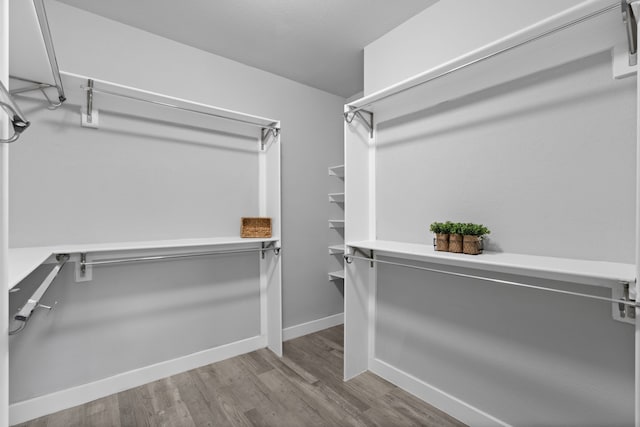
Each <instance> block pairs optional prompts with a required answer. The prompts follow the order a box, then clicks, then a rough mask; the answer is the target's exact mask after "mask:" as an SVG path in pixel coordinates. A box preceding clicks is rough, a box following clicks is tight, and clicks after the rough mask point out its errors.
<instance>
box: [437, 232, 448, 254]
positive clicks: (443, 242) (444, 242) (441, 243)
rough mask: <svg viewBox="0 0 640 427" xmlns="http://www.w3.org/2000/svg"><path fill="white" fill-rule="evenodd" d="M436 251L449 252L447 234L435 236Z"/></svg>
mask: <svg viewBox="0 0 640 427" xmlns="http://www.w3.org/2000/svg"><path fill="white" fill-rule="evenodd" d="M435 246H436V251H444V252H447V251H448V250H449V234H444V233H437V234H436V245H435Z"/></svg>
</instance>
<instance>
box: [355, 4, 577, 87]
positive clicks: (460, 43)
mask: <svg viewBox="0 0 640 427" xmlns="http://www.w3.org/2000/svg"><path fill="white" fill-rule="evenodd" d="M579 3H582V0H542V1H525V0H517V1H513V0H489V1H475V0H462V1H452V0H440V1H439V2H437V3H435V4H434V5H433V6H430V7H429V8H427V9H425V10H424V11H422V12H421V13H419V14H417V15H416V16H414V17H413V18H411V19H409V20H408V21H407V22H405V23H403V24H402V25H399V26H398V27H396V28H394V29H393V30H392V31H390V32H388V33H387V34H385V35H384V36H382V37H380V38H379V39H378V40H376V41H374V42H372V43H370V44H369V45H367V46H366V48H365V51H364V94H365V95H369V94H371V93H373V92H376V91H378V90H380V89H383V88H385V87H387V86H390V85H392V84H394V83H397V82H399V81H401V80H404V79H407V78H409V77H411V76H414V75H416V74H418V73H421V72H423V71H425V70H428V69H430V68H432V67H434V66H436V65H439V64H442V63H444V62H447V61H449V60H451V59H454V58H457V57H458V56H460V55H463V54H465V53H467V52H469V51H471V50H474V49H476V48H479V47H481V46H484V45H486V44H488V43H490V42H492V41H494V40H497V39H499V38H502V37H504V36H507V35H509V34H511V33H513V32H515V31H517V30H519V29H521V28H524V27H526V26H528V25H531V24H534V23H536V22H538V21H539V20H541V19H544V18H546V17H548V16H551V15H553V14H555V13H558V12H560V11H562V10H565V9H567V8H569V7H571V6H574V5H577V4H579Z"/></svg>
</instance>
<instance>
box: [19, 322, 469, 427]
mask: <svg viewBox="0 0 640 427" xmlns="http://www.w3.org/2000/svg"><path fill="white" fill-rule="evenodd" d="M342 334H343V329H342V326H337V327H334V328H330V329H326V330H324V331H320V332H317V333H314V334H311V335H307V336H304V337H300V338H297V339H294V340H291V341H287V342H285V343H284V357H283V358H282V359H279V358H278V357H277V356H275V355H274V354H273V353H271V352H270V351H269V350H266V349H263V350H258V351H255V352H253V353H249V354H245V355H242V356H238V357H234V358H232V359H228V360H225V361H222V362H218V363H214V364H211V365H208V366H204V367H202V368H198V369H194V370H191V371H188V372H185V373H182V374H178V375H174V376H172V377H169V378H165V379H162V380H159V381H155V382H153V383H150V384H146V385H143V386H140V387H136V388H134V389H131V390H126V391H123V392H121V393H118V394H114V395H111V396H107V397H105V398H102V399H99V400H96V401H93V402H89V403H87V404H84V405H81V406H77V407H74V408H70V409H66V410H64V411H60V412H57V413H55V414H51V415H48V416H45V417H41V418H38V419H35V420H33V421H30V422H27V423H24V424H20V426H21V427H36V426H37V427H45V426H47V427H71V426H83V427H84V426H97V427H102V426H123V427H125V426H278V427H288V426H296V427H297V426H301V427H302V426H304V427H306V426H380V427H390V426H438V427H445V426H463V425H464V424H462V423H461V422H459V421H458V420H456V419H454V418H452V417H450V416H448V415H447V414H445V413H443V412H441V411H439V410H438V409H436V408H434V407H432V406H430V405H428V404H426V403H424V402H422V401H421V400H419V399H418V398H416V397H413V396H412V395H410V394H408V393H406V392H404V391H403V390H401V389H399V388H397V387H395V386H394V385H392V384H390V383H389V382H387V381H385V380H383V379H381V378H379V377H377V376H376V375H373V374H371V373H369V372H367V373H364V374H362V375H360V376H358V377H357V378H354V379H352V380H350V381H347V382H344V381H343V380H342V351H343V347H342V336H343V335H342Z"/></svg>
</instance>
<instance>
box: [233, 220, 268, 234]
mask: <svg viewBox="0 0 640 427" xmlns="http://www.w3.org/2000/svg"><path fill="white" fill-rule="evenodd" d="M240 237H271V218H260V217H254V218H250V217H243V218H242V222H241V226H240Z"/></svg>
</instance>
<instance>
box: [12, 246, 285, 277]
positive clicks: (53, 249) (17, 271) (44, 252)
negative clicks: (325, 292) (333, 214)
mask: <svg viewBox="0 0 640 427" xmlns="http://www.w3.org/2000/svg"><path fill="white" fill-rule="evenodd" d="M273 242H279V239H278V238H275V237H272V238H267V239H262V238H260V239H253V238H252V239H244V238H241V237H212V238H200V239H174V240H150V241H139V242H111V243H88V244H65V245H57V246H40V247H27V248H10V249H9V283H8V286H9V289H11V288H13V287H14V286H15V285H17V284H18V283H20V281H21V280H23V279H24V278H25V277H27V276H28V275H29V274H31V273H32V272H33V271H34V270H35V269H36V268H38V267H39V266H40V265H41V264H42V263H44V262H45V261H47V260H48V259H49V258H50V257H52V256H54V255H56V254H79V253H114V252H125V251H126V252H134V251H146V252H153V251H158V250H167V249H194V248H202V249H204V248H212V247H223V246H227V247H228V246H233V247H246V246H257V245H259V244H262V243H273ZM276 246H279V244H278V243H276Z"/></svg>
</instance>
